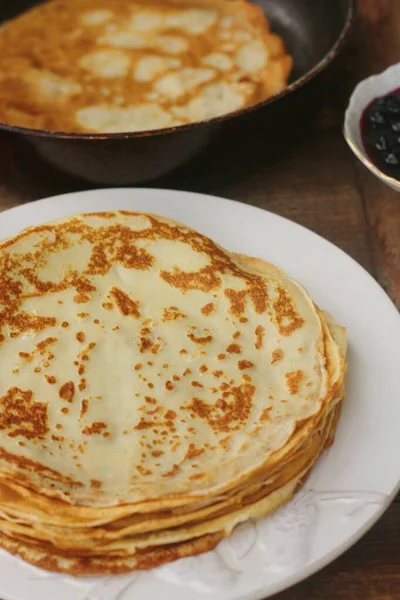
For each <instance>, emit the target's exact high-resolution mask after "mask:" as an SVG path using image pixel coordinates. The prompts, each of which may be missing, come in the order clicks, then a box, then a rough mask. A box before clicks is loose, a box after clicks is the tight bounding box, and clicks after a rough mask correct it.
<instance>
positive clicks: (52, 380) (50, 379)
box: [44, 375, 57, 385]
mask: <svg viewBox="0 0 400 600" xmlns="http://www.w3.org/2000/svg"><path fill="white" fill-rule="evenodd" d="M44 377H45V379H46V381H47V383H49V384H50V385H54V384H55V383H57V379H56V378H55V377H54V375H45V376H44Z"/></svg>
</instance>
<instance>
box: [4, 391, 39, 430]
mask: <svg viewBox="0 0 400 600" xmlns="http://www.w3.org/2000/svg"><path fill="white" fill-rule="evenodd" d="M0 407H1V411H0V430H6V431H7V435H8V436H9V437H16V436H19V435H20V436H22V437H25V438H27V439H34V438H38V439H40V438H42V437H43V436H44V435H45V434H46V433H47V432H48V431H49V429H48V427H47V405H46V404H45V403H43V402H35V401H34V399H33V392H32V391H31V390H21V389H20V388H17V387H13V388H10V389H9V390H8V391H7V392H6V394H5V395H4V396H2V397H1V398H0Z"/></svg>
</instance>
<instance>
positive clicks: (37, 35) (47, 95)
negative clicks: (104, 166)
mask: <svg viewBox="0 0 400 600" xmlns="http://www.w3.org/2000/svg"><path fill="white" fill-rule="evenodd" d="M291 68H292V59H291V57H290V56H289V55H288V54H287V52H286V50H285V47H284V44H283V41H282V39H281V38H280V37H279V36H277V35H275V34H273V33H271V31H270V28H269V24H268V21H267V18H266V16H265V15H264V13H263V11H262V10H261V8H260V7H258V6H255V5H253V4H251V3H249V2H247V1H246V0H229V1H227V0H168V1H166V2H165V1H163V2H162V1H159V0H158V1H157V0H154V1H153V0H152V1H151V2H148V1H147V0H146V1H145V0H129V1H126V0H114V2H112V3H110V2H109V1H108V0H51V1H49V2H45V3H44V4H41V5H39V6H37V7H35V8H33V9H32V10H30V11H28V12H26V13H24V14H23V15H21V16H19V17H17V18H15V19H13V20H11V21H9V22H8V23H6V25H5V26H4V27H3V28H2V30H1V31H0V120H1V121H3V122H5V123H8V124H11V125H19V126H23V127H29V128H34V129H45V130H51V131H64V132H78V133H79V132H80V133H115V132H127V131H144V130H154V129H161V128H165V127H172V126H178V125H183V124H187V123H192V122H195V121H202V120H204V119H209V118H212V117H216V116H219V115H222V114H226V113H229V112H233V111H235V110H238V109H241V108H244V107H246V106H249V105H251V104H254V103H255V102H258V101H259V100H262V99H265V98H268V97H270V96H272V95H274V94H276V93H278V92H280V91H282V90H283V89H284V88H285V87H286V84H287V80H288V77H289V74H290V71H291Z"/></svg>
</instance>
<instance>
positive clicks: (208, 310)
mask: <svg viewBox="0 0 400 600" xmlns="http://www.w3.org/2000/svg"><path fill="white" fill-rule="evenodd" d="M215 309H216V306H215V304H214V303H213V302H209V303H208V304H205V305H204V306H203V308H202V309H201V312H202V313H203V315H204V316H205V317H208V316H209V315H211V314H212V313H213V312H215Z"/></svg>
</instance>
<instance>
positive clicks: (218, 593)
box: [0, 189, 400, 600]
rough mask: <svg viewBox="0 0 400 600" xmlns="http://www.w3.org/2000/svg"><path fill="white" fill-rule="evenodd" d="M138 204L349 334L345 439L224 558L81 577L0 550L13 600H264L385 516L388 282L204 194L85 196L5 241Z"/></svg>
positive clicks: (392, 313)
mask: <svg viewBox="0 0 400 600" xmlns="http://www.w3.org/2000/svg"><path fill="white" fill-rule="evenodd" d="M117 208H121V209H132V210H139V211H148V212H154V213H159V214H161V215H166V216H168V217H172V218H174V219H177V220H179V221H182V222H183V223H186V224H187V225H191V226H192V227H194V228H196V229H198V230H199V231H201V232H203V233H205V234H207V235H209V236H210V237H211V238H213V239H215V240H216V241H218V242H219V243H220V244H222V245H223V246H225V247H226V248H228V249H230V250H234V251H236V252H242V253H245V254H248V255H253V256H259V257H262V258H265V259H267V260H269V261H271V262H273V263H276V264H277V265H279V266H280V267H282V268H283V269H284V270H286V271H287V272H288V273H289V274H290V275H291V276H293V277H294V278H296V279H298V280H299V281H300V282H301V283H303V285H305V286H306V287H307V288H308V290H309V291H310V292H311V295H312V296H313V297H314V299H315V300H316V302H317V303H318V304H319V305H320V306H321V307H324V308H326V309H327V310H329V311H331V312H332V313H333V314H334V315H335V317H336V318H337V319H338V320H339V321H340V322H341V323H343V324H344V325H346V327H347V329H348V335H349V357H348V359H349V369H348V374H347V395H346V401H345V404H344V410H343V413H342V417H341V421H340V425H339V429H338V433H337V438H336V443H335V445H334V446H333V448H332V449H330V450H329V451H328V452H327V453H325V455H324V456H323V458H322V459H321V460H320V461H319V463H318V466H317V468H316V469H315V470H314V471H313V473H312V476H311V477H310V479H309V480H308V481H307V486H306V488H305V489H303V490H302V491H301V492H299V494H297V496H296V497H295V498H294V500H293V501H292V502H290V503H289V504H288V505H286V506H285V507H283V508H282V509H281V510H279V511H278V512H276V513H275V514H274V515H272V516H271V517H269V518H267V519H264V520H262V521H259V522H257V523H248V524H245V525H242V526H241V527H240V528H238V529H237V530H235V532H234V533H233V535H232V536H231V537H230V538H229V539H228V540H224V541H223V542H222V543H221V544H220V545H219V546H218V548H217V550H215V551H213V552H209V553H207V554H204V555H201V556H199V557H193V558H187V559H183V560H180V561H177V562H175V563H172V564H170V565H166V566H164V567H161V568H158V569H154V570H153V571H150V572H141V573H136V574H131V575H127V576H123V577H106V578H99V579H94V578H91V579H77V578H72V577H63V576H59V575H54V574H49V573H46V572H45V571H41V570H39V569H36V568H34V567H31V566H29V565H27V564H25V563H24V562H23V561H22V560H20V559H17V558H14V557H12V556H10V555H8V554H6V553H5V552H3V551H0V597H1V598H2V599H3V600H53V599H54V598H57V600H136V599H137V598H140V599H141V600H152V599H154V598H157V597H160V598H163V600H187V598H190V600H199V599H209V600H228V599H229V600H232V599H235V600H238V599H246V600H253V599H261V598H265V597H267V596H269V595H271V594H274V593H276V592H278V591H280V590H283V589H284V588H286V587H288V586H290V585H293V584H294V583H296V582H298V581H300V580H301V579H304V578H305V577H307V576H308V575H310V574H311V573H314V572H315V571H317V570H318V569H320V568H321V567H323V566H324V565H326V564H327V563H328V562H330V561H332V560H333V559H334V558H336V557H337V556H339V554H341V553H342V552H344V551H345V550H346V549H347V548H349V546H351V545H352V544H354V542H355V541H356V540H358V539H359V538H360V537H361V535H363V534H364V533H365V532H366V531H367V530H368V529H369V527H371V525H373V524H374V523H375V521H376V520H377V519H378V518H379V517H380V516H381V515H382V513H383V511H384V510H385V509H386V508H387V507H388V505H389V503H390V501H391V500H392V499H393V497H394V495H395V493H396V491H397V489H398V487H399V478H400V435H399V424H400V402H399V400H400V378H399V367H400V350H399V348H400V346H399V339H400V319H399V315H398V313H397V311H396V308H395V307H394V306H393V304H392V303H391V302H390V300H389V298H388V297H387V296H386V295H385V293H384V292H383V290H382V289H381V288H380V287H379V286H378V284H377V283H376V282H375V281H374V280H373V279H372V278H371V277H370V276H369V275H368V274H367V273H366V272H365V271H364V270H363V269H362V268H361V267H360V266H359V265H358V264H357V263H356V262H354V261H353V260H352V259H351V258H350V257H349V256H347V255H346V254H344V253H343V252H342V251H341V250H339V249H338V248H336V247H335V246H333V245H332V244H330V243H329V242H327V241H325V240H323V239H322V238H320V237H318V236H317V235H315V234H314V233H312V232H311V231H308V230H307V229H304V228H302V227H300V226H299V225H296V224H295V223H291V222H290V221H287V220H285V219H282V218H281V217H278V216H276V215H274V214H271V213H268V212H266V211H263V210H260V209H258V208H253V207H250V206H246V205H244V204H239V203H236V202H232V201H229V200H222V199H220V198H214V197H210V196H202V195H198V194H192V193H185V192H174V191H160V190H150V189H147V190H140V189H136V190H135V189H132V190H128V189H125V190H124V189H116V190H112V189H109V190H100V191H91V192H82V193H78V194H68V195H65V196H58V197H56V198H49V199H47V200H41V201H39V202H32V203H31V204H26V205H24V206H20V207H17V208H14V209H11V210H9V211H7V212H4V213H0V239H1V238H4V237H7V236H10V235H13V234H15V233H17V232H18V231H19V230H21V229H22V228H24V227H26V226H28V225H36V224H39V223H42V222H45V221H48V220H51V219H55V218H58V217H62V216H65V215H68V214H73V213H77V212H83V211H102V210H112V209H117Z"/></svg>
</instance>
